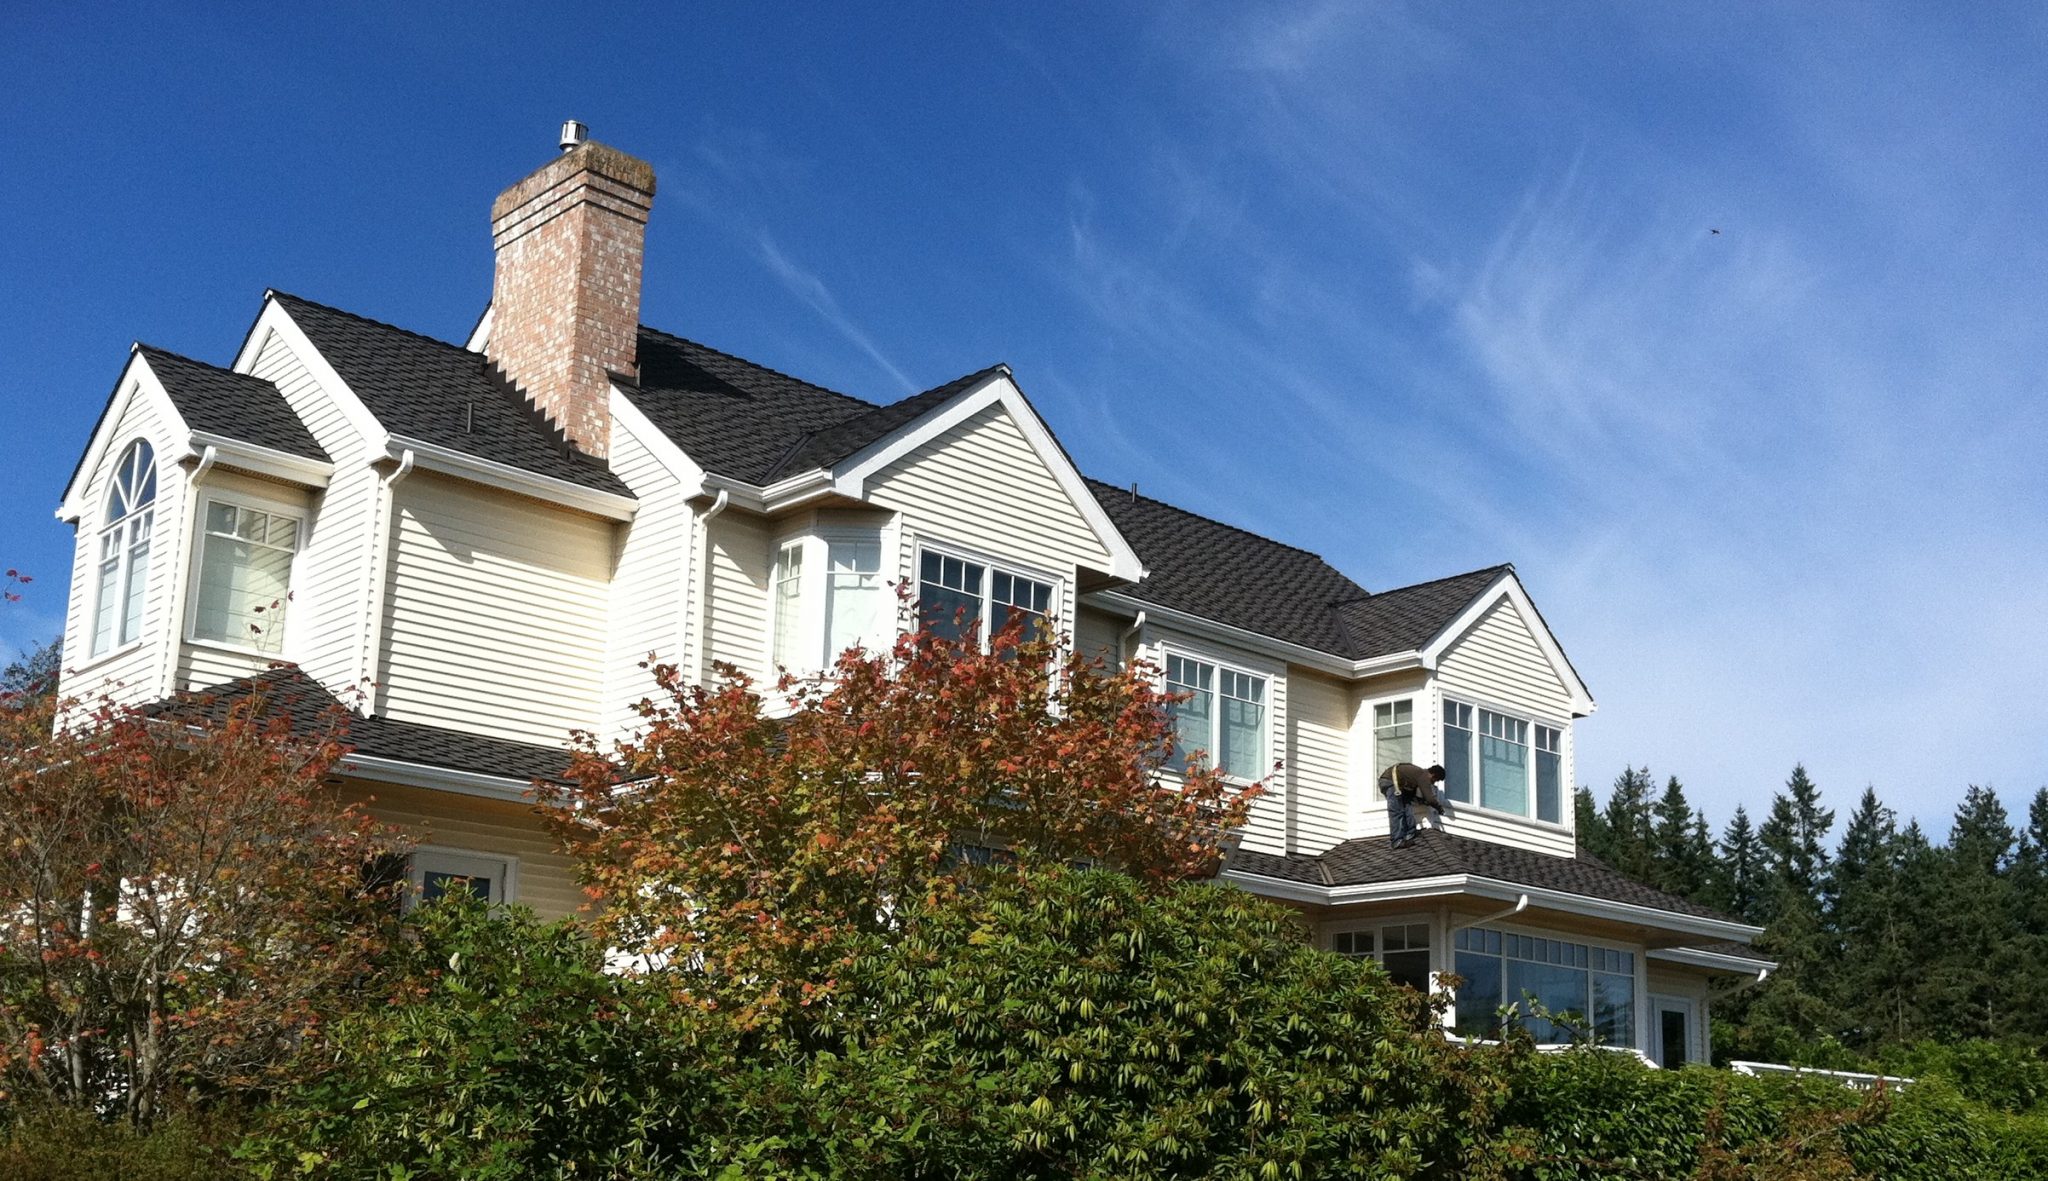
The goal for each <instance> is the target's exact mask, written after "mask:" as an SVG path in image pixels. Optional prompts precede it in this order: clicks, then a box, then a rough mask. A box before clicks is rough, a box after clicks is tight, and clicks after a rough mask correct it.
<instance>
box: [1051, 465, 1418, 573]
mask: <svg viewBox="0 0 2048 1181" xmlns="http://www.w3.org/2000/svg"><path fill="white" fill-rule="evenodd" d="M1081 478H1082V479H1083V480H1086V481H1087V482H1088V483H1090V484H1100V485H1102V486H1103V487H1104V488H1107V489H1109V490H1110V491H1112V492H1115V493H1116V494H1117V495H1118V496H1131V497H1134V498H1135V499H1138V500H1149V501H1151V502H1152V503H1153V504H1156V505H1158V506H1159V507H1161V508H1164V509H1171V510H1173V511H1174V512H1177V513H1179V514H1180V515H1182V516H1184V517H1193V518H1194V519H1196V520H1197V521H1206V522H1208V523H1209V524H1211V525H1215V526H1216V527H1218V528H1220V529H1228V530H1230V531H1231V532H1233V533H1242V534H1244V535H1245V536H1246V537H1251V538H1255V539H1257V540H1259V541H1263V542H1265V543H1266V544H1268V545H1277V546H1279V547H1280V548H1281V549H1291V550H1293V551H1294V552H1295V553H1298V554H1307V555H1308V556H1309V557H1311V558H1314V559H1315V560H1316V561H1318V562H1321V563H1322V564H1323V565H1325V566H1328V567H1330V569H1332V570H1337V567H1336V566H1335V565H1334V564H1333V563H1331V561H1330V560H1329V559H1328V558H1325V557H1324V556H1323V555H1321V554H1319V553H1317V552H1316V551H1314V550H1312V549H1308V548H1306V547H1304V546H1299V545H1295V544H1293V543H1291V542H1286V541H1281V540H1279V539H1278V538H1273V537H1268V536H1266V535H1265V534H1263V533H1255V532H1253V531H1252V530H1250V529H1247V528H1245V527H1244V526H1242V525H1233V524H1231V523H1230V522H1228V521H1219V520H1217V519H1216V518H1214V517H1210V516H1204V515H1203V514H1201V513H1198V512H1196V511H1194V510H1193V509H1185V508H1182V507H1180V506H1179V505H1177V504H1173V503H1171V502H1169V501H1164V500H1161V499H1159V498H1158V497H1156V496H1147V495H1145V494H1144V493H1142V492H1132V491H1130V490H1129V489H1126V488H1120V487H1118V486H1117V485H1115V484H1112V483H1110V482H1109V481H1108V480H1102V479H1097V478H1096V477H1094V476H1089V475H1083V476H1082V477H1081ZM1337 573H1338V574H1339V575H1342V577H1343V578H1344V580H1345V581H1346V582H1350V583H1351V584H1352V585H1354V586H1356V585H1357V581H1356V580H1355V579H1353V578H1352V577H1351V576H1350V575H1349V574H1345V573H1344V572H1343V571H1342V570H1337ZM1417 585H1420V584H1419V583H1418V584H1417ZM1359 589H1361V590H1363V589H1364V588H1363V587H1360V588H1359ZM1367 593H1368V594H1370V593H1371V592H1370V591H1368V592H1367Z"/></svg>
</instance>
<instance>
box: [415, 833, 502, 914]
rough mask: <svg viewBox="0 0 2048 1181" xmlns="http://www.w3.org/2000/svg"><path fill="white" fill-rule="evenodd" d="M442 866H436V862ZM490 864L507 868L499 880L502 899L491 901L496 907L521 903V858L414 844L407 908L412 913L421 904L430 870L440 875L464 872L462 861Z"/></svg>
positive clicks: (473, 850) (451, 847) (500, 897)
mask: <svg viewBox="0 0 2048 1181" xmlns="http://www.w3.org/2000/svg"><path fill="white" fill-rule="evenodd" d="M437 860H438V861H439V862H440V864H439V865H436V864H433V863H434V862H435V861H437ZM478 861H486V862H490V863H491V864H493V865H500V866H503V867H504V873H503V874H501V875H500V876H499V879H498V896H497V897H496V898H493V899H490V900H489V902H490V904H491V905H492V906H509V905H511V904H513V903H516V902H518V901H519V858H517V857H514V856H511V855H510V854H506V853H487V852H484V851H483V850H481V849H459V848H456V847H454V846H452V845H414V846H413V849H412V852H411V853H410V854H409V855H407V857H406V859H405V908H406V909H407V910H411V909H412V908H413V907H415V906H418V905H419V904H420V899H421V897H422V896H423V894H424V892H425V889H426V884H427V871H428V870H434V871H435V872H439V873H464V872H466V869H465V868H464V866H462V865H461V864H459V863H460V862H478Z"/></svg>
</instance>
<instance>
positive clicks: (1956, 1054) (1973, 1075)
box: [1879, 1040, 2048, 1113]
mask: <svg viewBox="0 0 2048 1181" xmlns="http://www.w3.org/2000/svg"><path fill="white" fill-rule="evenodd" d="M1879 1062H1880V1063H1881V1064H1882V1068H1883V1070H1884V1071H1885V1072H1886V1073H1887V1074H1897V1075H1905V1076H1907V1077H1909V1078H1916V1079H1926V1078H1940V1079H1946V1080H1948V1082H1949V1083H1950V1084H1952V1085H1953V1086H1954V1087H1955V1089H1956V1090H1957V1091H1958V1092H1959V1093H1961V1094H1962V1095H1963V1096H1964V1097H1965V1098H1968V1099H1971V1100H1974V1101H1976V1102H1978V1103H1982V1104H1985V1105H1986V1106H1988V1107H1992V1108H1995V1109H1997V1110H1999V1111H2006V1112H2015V1113H2018V1112H2029V1111H2036V1110H2039V1109H2041V1108H2043V1107H2044V1106H2048V1059H2044V1058H2042V1057H2041V1055H2040V1053H2039V1052H2038V1051H2036V1050H2031V1049H2028V1048H2027V1047H2025V1046H2019V1045H2014V1044H2012V1043H2010V1042H1993V1041H1983V1040H1973V1041H1965V1042H1953V1043H1951V1042H1917V1043H1915V1044H1913V1045H1910V1046H1900V1047H1897V1048H1894V1049H1891V1050H1888V1051H1886V1052H1885V1053H1884V1054H1883V1055H1881V1056H1880V1058H1879Z"/></svg>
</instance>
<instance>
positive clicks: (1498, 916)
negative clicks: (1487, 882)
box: [1450, 894, 1529, 935]
mask: <svg viewBox="0 0 2048 1181" xmlns="http://www.w3.org/2000/svg"><path fill="white" fill-rule="evenodd" d="M1527 909H1529V896H1528V895H1527V894H1524V895H1522V896H1521V897H1520V898H1517V899H1515V904H1514V905H1513V906H1510V907H1508V908H1507V909H1506V910H1503V911H1499V912H1497V913H1495V914H1487V915H1481V916H1479V917H1478V918H1476V919H1473V920H1472V921H1470V922H1466V923H1459V924H1458V925H1457V926H1455V927H1452V928H1451V929H1450V933H1451V934H1452V935H1456V934H1457V933H1458V932H1460V931H1463V930H1466V929H1467V928H1470V927H1476V926H1478V925H1480V924H1481V923H1497V922H1499V921H1500V920H1502V919H1505V918H1512V917H1514V916H1515V915H1518V914H1520V913H1522V912H1523V911H1525V910H1527Z"/></svg>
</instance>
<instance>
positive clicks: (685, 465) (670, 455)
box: [479, 311, 704, 499]
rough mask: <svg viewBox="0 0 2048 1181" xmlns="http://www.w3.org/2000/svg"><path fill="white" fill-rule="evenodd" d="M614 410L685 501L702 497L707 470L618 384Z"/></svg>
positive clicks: (486, 317) (487, 317)
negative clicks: (671, 479)
mask: <svg viewBox="0 0 2048 1181" xmlns="http://www.w3.org/2000/svg"><path fill="white" fill-rule="evenodd" d="M490 315H491V314H490V312H488V311H486V312H485V313H484V323H483V324H482V325H480V326H479V327H482V328H488V327H489V325H490ZM611 410H612V425H613V426H614V427H624V428H625V430H626V433H627V434H630V435H632V436H633V437H634V438H635V439H637V440H639V442H640V445H641V446H642V447H645V448H647V453H648V454H649V455H652V456H653V457H654V462H656V463H658V464H660V465H661V467H662V470H663V471H665V472H667V473H668V474H669V475H671V476H673V477H675V481H676V483H677V484H678V485H680V486H681V488H682V490H683V496H684V498H685V499H688V498H689V497H692V496H700V495H702V494H703V492H704V469H703V468H701V467H698V466H697V464H696V463H695V462H694V461H692V460H691V459H690V457H689V456H688V455H685V454H683V449H682V448H681V447H678V446H676V442H675V440H674V439H671V438H669V437H668V435H667V434H665V433H663V431H662V429H661V428H660V427H658V426H655V425H654V420H653V419H651V418H648V417H647V414H646V412H644V411H642V410H641V409H640V407H638V406H636V405H634V404H633V398H632V395H630V394H628V393H627V392H626V391H624V390H622V389H620V388H619V387H618V386H616V385H614V386H613V387H612V393H611Z"/></svg>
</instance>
